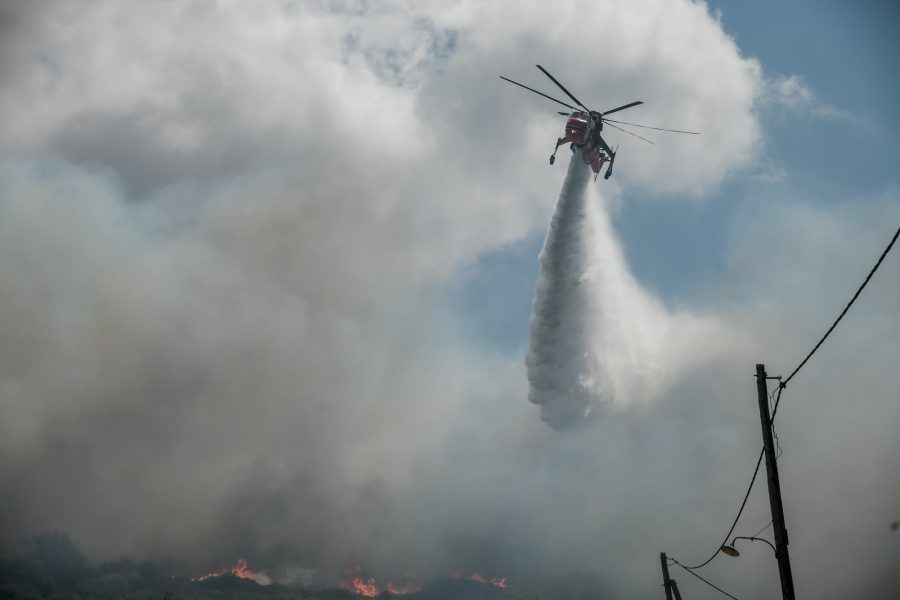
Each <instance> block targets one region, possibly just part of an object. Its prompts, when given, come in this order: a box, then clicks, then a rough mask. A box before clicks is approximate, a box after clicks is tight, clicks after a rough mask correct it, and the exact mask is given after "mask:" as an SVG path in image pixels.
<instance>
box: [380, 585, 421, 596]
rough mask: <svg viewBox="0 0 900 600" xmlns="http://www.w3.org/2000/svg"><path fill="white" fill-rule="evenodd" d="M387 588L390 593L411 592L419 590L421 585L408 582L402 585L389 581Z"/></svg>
mask: <svg viewBox="0 0 900 600" xmlns="http://www.w3.org/2000/svg"><path fill="white" fill-rule="evenodd" d="M387 589H388V591H389V592H390V593H392V594H412V593H414V592H418V591H419V590H421V589H422V586H421V585H418V584H415V583H409V584H406V585H402V586H396V585H394V584H393V583H389V584H388V588H387Z"/></svg>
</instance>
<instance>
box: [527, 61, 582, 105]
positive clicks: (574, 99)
mask: <svg viewBox="0 0 900 600" xmlns="http://www.w3.org/2000/svg"><path fill="white" fill-rule="evenodd" d="M534 66H536V67H537V68H538V69H540V70H541V72H543V73H544V75H546V76H547V77H549V78H550V81H552V82H553V83H555V84H556V85H558V86H559V89H561V90H562V91H564V92H565V93H566V96H568V97H569V98H571V99H572V101H573V102H574V103H575V104H577V105H578V106H580V107H581V108H583V109H584V110H588V107H587V106H585V105H584V104H582V103H581V102H579V101H578V98H576V97H575V96H573V95H572V94H570V93H569V90H567V89H566V88H564V87H563V86H562V84H561V83H560V82H558V81H557V80H555V79H554V78H553V75H551V74H550V73H548V72H547V71H546V70H545V69H544V67H542V66H541V65H534ZM588 112H590V111H588Z"/></svg>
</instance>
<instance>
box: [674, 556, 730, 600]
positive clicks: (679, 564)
mask: <svg viewBox="0 0 900 600" xmlns="http://www.w3.org/2000/svg"><path fill="white" fill-rule="evenodd" d="M673 560H674V559H673ZM675 564H676V565H678V566H679V567H681V568H682V569H684V570H685V571H687V572H688V573H690V574H691V575H693V576H694V577H696V578H697V579H699V580H700V581H702V582H703V583H705V584H706V585H708V586H710V587H713V588H716V589H717V590H719V591H720V592H722V593H723V594H725V595H726V596H728V597H729V598H734V600H738V599H737V598H735V597H734V596H732V595H731V594H729V593H728V592H726V591H725V590H723V589H722V588H720V587H717V586H715V585H713V584H712V583H710V582H708V581H707V580H705V579H703V578H702V577H700V576H699V575H697V574H696V573H694V572H693V571H691V570H690V569H689V568H687V567H686V566H684V565H683V564H681V563H680V562H678V561H677V560H676V561H675Z"/></svg>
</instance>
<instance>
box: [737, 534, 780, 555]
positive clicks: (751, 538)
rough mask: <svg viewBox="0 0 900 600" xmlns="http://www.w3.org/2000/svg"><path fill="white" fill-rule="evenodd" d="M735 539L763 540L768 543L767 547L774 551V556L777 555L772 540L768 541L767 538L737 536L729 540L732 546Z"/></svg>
mask: <svg viewBox="0 0 900 600" xmlns="http://www.w3.org/2000/svg"><path fill="white" fill-rule="evenodd" d="M735 540H750V541H753V540H759V541H760V542H765V543H767V544H769V548H771V549H772V552H774V553H775V555H776V556H777V555H778V551H777V550H776V549H775V546H773V545H772V542H770V541H769V540H765V539H763V538H758V537H744V536H738V537H736V538H734V540H731V545H732V547H733V546H734V541H735Z"/></svg>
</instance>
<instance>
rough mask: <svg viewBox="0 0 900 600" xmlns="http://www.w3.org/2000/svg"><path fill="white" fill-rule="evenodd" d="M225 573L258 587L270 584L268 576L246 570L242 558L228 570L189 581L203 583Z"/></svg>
mask: <svg viewBox="0 0 900 600" xmlns="http://www.w3.org/2000/svg"><path fill="white" fill-rule="evenodd" d="M225 573H232V574H234V575H237V576H238V577H240V578H241V579H252V580H253V581H255V582H256V583H258V584H259V585H268V584H270V583H272V580H271V579H269V576H268V575H266V573H265V572H262V573H254V572H253V571H251V570H250V569H249V568H247V561H246V560H244V559H243V558H241V559H238V561H237V564H236V565H235V566H233V567H231V568H230V569H227V568H226V569H222V570H221V571H217V572H215V573H209V574H208V575H204V576H203V577H198V578H197V579H191V581H203V580H204V579H209V578H210V577H219V576H220V575H224V574H225Z"/></svg>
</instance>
